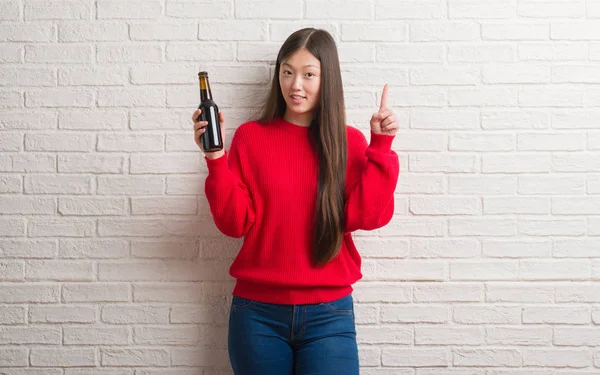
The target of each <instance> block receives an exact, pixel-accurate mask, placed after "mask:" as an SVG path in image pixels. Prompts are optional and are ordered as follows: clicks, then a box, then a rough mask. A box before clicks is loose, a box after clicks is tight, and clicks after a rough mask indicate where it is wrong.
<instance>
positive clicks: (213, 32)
mask: <svg viewBox="0 0 600 375" xmlns="http://www.w3.org/2000/svg"><path fill="white" fill-rule="evenodd" d="M267 30H268V29H267V23H266V22H264V21H255V20H219V21H212V20H204V21H203V22H201V23H200V24H199V28H198V33H197V36H198V39H200V40H210V41H230V40H231V41H259V40H267ZM192 36H194V37H195V36H196V33H195V32H194V33H192ZM194 39H195V38H194Z"/></svg>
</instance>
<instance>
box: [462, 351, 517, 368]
mask: <svg viewBox="0 0 600 375" xmlns="http://www.w3.org/2000/svg"><path fill="white" fill-rule="evenodd" d="M452 364H453V365H454V366H460V367H462V366H465V367H468V366H477V367H516V366H520V365H521V364H522V359H521V353H520V352H519V351H518V350H516V349H499V348H490V349H485V348H482V349H456V350H453V351H452Z"/></svg>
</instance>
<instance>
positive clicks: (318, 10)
mask: <svg viewBox="0 0 600 375" xmlns="http://www.w3.org/2000/svg"><path fill="white" fill-rule="evenodd" d="M305 7H306V8H305V12H304V18H307V19H327V20H335V19H344V20H347V19H350V20H369V19H371V17H372V14H373V7H372V6H371V4H370V3H367V2H364V1H359V0H345V1H342V0H330V1H324V0H306V5H305Z"/></svg>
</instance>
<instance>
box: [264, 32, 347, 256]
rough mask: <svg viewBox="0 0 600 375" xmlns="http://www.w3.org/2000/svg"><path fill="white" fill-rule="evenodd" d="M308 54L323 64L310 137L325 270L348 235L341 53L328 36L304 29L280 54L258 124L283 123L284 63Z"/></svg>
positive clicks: (317, 250)
mask: <svg viewBox="0 0 600 375" xmlns="http://www.w3.org/2000/svg"><path fill="white" fill-rule="evenodd" d="M302 48H305V49H306V50H308V51H309V52H310V53H311V54H312V55H313V56H315V57H316V58H317V59H318V60H319V61H320V62H321V85H320V95H319V104H318V105H317V107H316V108H315V109H314V111H313V118H312V121H311V124H310V128H309V134H310V135H311V139H312V141H313V146H314V147H315V150H316V152H317V155H318V157H319V180H318V196H317V203H316V210H315V217H314V231H313V241H312V243H313V260H314V262H315V264H316V265H318V266H321V265H325V264H326V263H328V262H329V261H330V260H332V259H333V258H334V257H335V256H336V255H337V254H338V253H339V251H340V248H341V246H342V241H343V231H344V220H345V218H344V203H345V199H344V191H345V181H346V163H347V160H348V149H347V144H348V141H347V139H346V112H345V109H344V89H343V86H342V74H341V72H340V62H339V58H338V52H337V47H336V45H335V41H334V39H333V37H332V36H331V35H330V34H329V33H328V32H327V31H325V30H320V29H314V28H305V29H301V30H298V31H296V32H294V33H293V34H291V35H290V36H289V37H288V38H287V40H286V41H285V42H284V43H283V45H282V46H281V49H280V50H279V53H278V54H277V62H276V64H275V72H274V74H273V80H272V82H271V90H270V91H269V95H268V98H267V101H266V104H265V107H264V109H263V112H262V115H261V116H260V119H259V121H260V122H261V123H267V122H270V121H272V120H273V119H275V118H282V117H283V116H284V114H285V110H286V104H285V99H284V98H283V94H282V93H281V86H280V84H279V71H280V66H281V63H282V62H284V61H285V60H286V59H288V58H289V57H290V56H291V55H293V54H294V53H295V52H296V51H298V50H300V49H302Z"/></svg>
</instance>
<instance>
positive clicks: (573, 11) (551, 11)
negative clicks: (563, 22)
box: [517, 0, 585, 19]
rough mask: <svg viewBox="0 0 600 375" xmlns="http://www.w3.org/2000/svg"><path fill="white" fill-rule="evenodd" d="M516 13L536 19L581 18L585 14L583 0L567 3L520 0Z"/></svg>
mask: <svg viewBox="0 0 600 375" xmlns="http://www.w3.org/2000/svg"><path fill="white" fill-rule="evenodd" d="M517 14H518V15H519V16H521V17H531V18H536V19H542V18H553V17H554V18H582V17H584V16H585V0H572V1H570V2H569V3H568V4H565V3H560V2H555V1H547V2H539V1H532V2H520V3H519V7H518V12H517Z"/></svg>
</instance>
